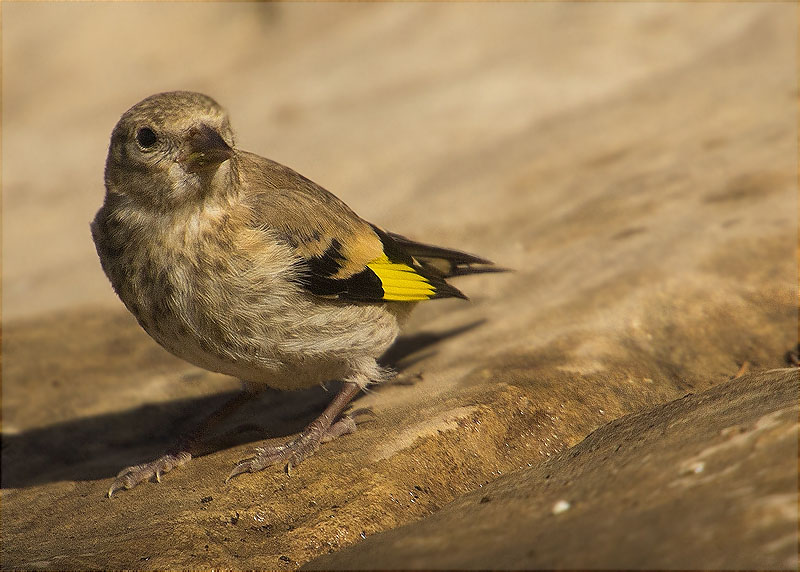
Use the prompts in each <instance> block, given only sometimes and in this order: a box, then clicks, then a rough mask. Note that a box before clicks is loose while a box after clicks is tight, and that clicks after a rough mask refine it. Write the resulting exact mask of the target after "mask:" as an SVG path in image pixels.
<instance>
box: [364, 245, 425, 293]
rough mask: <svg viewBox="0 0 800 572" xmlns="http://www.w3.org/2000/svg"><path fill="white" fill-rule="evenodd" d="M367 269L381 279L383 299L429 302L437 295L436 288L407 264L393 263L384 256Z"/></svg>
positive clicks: (370, 264) (371, 263)
mask: <svg viewBox="0 0 800 572" xmlns="http://www.w3.org/2000/svg"><path fill="white" fill-rule="evenodd" d="M367 268H369V269H370V270H372V271H373V272H374V273H375V274H376V275H377V276H378V278H380V281H381V286H383V299H384V300H391V301H394V302H414V301H418V300H429V299H431V298H432V297H433V296H434V295H435V294H436V287H435V286H434V285H433V284H431V283H430V282H429V281H428V279H427V278H425V277H424V276H421V275H420V274H419V273H417V271H416V270H414V269H413V268H412V267H411V266H409V265H407V264H402V263H397V262H392V261H391V260H389V258H388V257H387V256H386V255H385V254H384V255H382V256H380V257H379V258H376V259H375V260H373V261H372V262H370V263H369V264H367Z"/></svg>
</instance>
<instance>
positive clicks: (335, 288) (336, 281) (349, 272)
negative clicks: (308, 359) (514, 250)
mask: <svg viewBox="0 0 800 572" xmlns="http://www.w3.org/2000/svg"><path fill="white" fill-rule="evenodd" d="M240 160H241V161H242V162H244V163H246V164H245V165H241V166H240V172H241V171H242V170H244V171H245V172H246V173H247V174H248V179H250V180H247V181H246V188H247V189H248V196H250V197H251V201H252V204H251V209H252V211H253V223H254V224H256V225H258V226H261V227H263V228H264V229H269V230H270V231H271V232H273V233H274V232H277V234H278V236H279V237H280V238H281V239H282V240H283V241H285V242H286V243H287V244H288V245H289V246H290V247H291V248H292V249H293V250H294V252H295V254H296V257H297V258H296V270H297V272H296V276H297V278H296V281H297V283H298V284H299V285H300V286H301V287H302V288H304V289H306V290H307V291H309V292H311V293H312V294H316V295H318V296H326V297H333V298H339V299H342V300H351V301H361V302H381V301H397V302H416V301H421V300H430V299H433V298H448V297H456V298H466V296H464V294H462V293H461V292H460V291H459V290H458V289H457V288H455V287H453V286H451V285H450V284H448V283H447V282H445V277H446V274H444V273H442V272H440V271H438V270H437V269H436V268H435V266H433V265H430V264H423V263H420V261H418V260H417V259H415V257H414V256H412V255H411V254H409V253H408V252H407V251H406V250H405V249H404V247H403V245H402V244H401V243H400V242H398V240H396V239H395V238H394V237H393V235H390V234H389V233H386V232H384V231H382V230H381V229H379V228H378V227H376V226H373V225H371V224H369V223H368V222H366V221H365V220H363V219H361V218H360V217H359V216H358V215H356V214H355V213H354V212H353V211H352V210H350V208H349V207H348V206H347V205H345V204H344V202H342V201H341V200H339V199H338V198H337V197H336V196H334V195H333V194H331V193H329V192H328V191H326V190H325V189H323V188H322V187H320V186H319V185H317V184H315V183H314V182H312V181H310V180H308V179H306V178H305V177H303V176H302V175H300V174H298V173H296V172H295V171H292V170H291V169H289V168H288V167H284V166H283V165H280V164H279V163H275V162H273V161H269V160H268V159H264V158H262V157H258V156H256V155H252V154H250V153H246V154H242V156H241V159H240ZM253 163H255V164H253ZM256 166H257V167H258V168H257V169H253V168H252V167H256ZM403 240H405V241H406V243H407V244H416V243H412V242H411V241H409V240H408V239H403ZM420 246H424V245H420ZM442 250H444V249H442Z"/></svg>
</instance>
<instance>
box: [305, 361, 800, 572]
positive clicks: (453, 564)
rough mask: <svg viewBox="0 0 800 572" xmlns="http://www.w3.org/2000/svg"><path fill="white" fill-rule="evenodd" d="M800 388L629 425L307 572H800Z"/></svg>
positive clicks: (692, 405)
mask: <svg viewBox="0 0 800 572" xmlns="http://www.w3.org/2000/svg"><path fill="white" fill-rule="evenodd" d="M797 389H798V375H797V371H796V370H791V369H789V370H787V369H782V370H772V371H769V372H766V373H759V374H748V375H746V376H743V377H740V378H738V379H736V380H734V381H731V382H728V383H724V384H721V385H719V386H716V387H714V388H712V389H709V390H707V391H705V392H703V393H700V394H691V395H687V396H686V397H683V398H681V399H678V400H676V401H671V402H669V403H667V404H665V405H661V406H657V407H655V408H653V409H651V410H649V411H646V412H643V413H637V414H632V415H627V416H625V417H622V418H621V419H617V420H615V421H612V422H610V423H608V424H607V425H604V426H603V427H601V428H599V429H597V430H596V431H594V432H593V433H592V434H591V435H589V436H588V437H587V438H586V439H584V440H583V441H581V443H579V444H578V445H576V446H575V447H572V448H571V449H568V450H566V451H564V452H562V453H559V454H557V455H555V456H554V457H553V458H551V459H549V460H548V461H546V462H544V463H541V464H539V465H538V466H536V467H533V468H530V469H525V470H520V471H514V472H512V473H511V474H508V475H503V476H502V477H500V478H498V479H496V480H495V481H493V482H491V483H489V484H488V485H486V486H485V487H482V488H481V489H480V490H477V491H473V492H471V493H468V494H466V495H464V496H462V497H460V498H459V499H458V500H456V501H453V502H452V503H450V504H449V505H447V506H446V507H443V508H442V509H441V510H440V511H438V512H437V513H435V514H434V515H432V516H430V517H427V518H425V519H423V520H422V521H419V522H416V523H414V524H409V525H407V526H404V527H401V528H398V529H395V530H392V531H389V532H384V533H381V534H377V535H375V536H373V537H370V538H368V539H367V540H366V541H364V542H362V543H359V544H356V545H355V546H352V547H350V548H347V549H345V550H342V551H340V552H337V553H334V554H329V555H326V556H323V557H321V558H319V559H316V560H313V561H311V562H310V563H308V564H306V565H305V566H303V569H305V570H339V569H350V570H352V569H375V568H378V569H389V570H402V569H447V570H464V569H478V570H509V569H511V570H514V569H523V570H537V569H556V568H560V569H589V568H601V569H634V570H635V569H643V568H656V569H678V570H680V569H690V568H697V569H703V570H726V569H753V570H778V569H784V568H788V569H792V568H796V567H797V533H798V530H797V511H796V507H797V473H796V469H797V438H798V431H797V430H798V423H797V418H798V407H797ZM721 516H723V517H724V518H720V517H721Z"/></svg>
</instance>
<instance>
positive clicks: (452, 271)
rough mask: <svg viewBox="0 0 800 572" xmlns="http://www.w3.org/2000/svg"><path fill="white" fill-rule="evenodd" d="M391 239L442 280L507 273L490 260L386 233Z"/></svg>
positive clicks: (505, 269)
mask: <svg viewBox="0 0 800 572" xmlns="http://www.w3.org/2000/svg"><path fill="white" fill-rule="evenodd" d="M386 234H388V235H389V236H390V237H391V239H392V240H393V241H394V242H395V243H396V244H397V245H398V246H399V247H400V248H401V249H402V251H403V252H405V253H406V254H409V255H410V256H413V257H414V259H415V260H416V261H417V262H419V264H420V265H421V266H422V267H423V268H425V269H426V270H428V271H429V272H431V273H434V274H436V275H438V276H441V277H442V278H450V277H453V276H463V275H465V274H480V273H483V272H507V271H508V269H507V268H500V267H498V266H495V265H494V263H493V262H492V261H491V260H486V259H485V258H480V257H478V256H475V255H474V254H468V253H466V252H461V251H460V250H453V249H451V248H443V247H441V246H433V245H431V244H424V243H422V242H415V241H413V240H411V239H409V238H406V237H405V236H403V235H400V234H395V233H393V232H387V233H386Z"/></svg>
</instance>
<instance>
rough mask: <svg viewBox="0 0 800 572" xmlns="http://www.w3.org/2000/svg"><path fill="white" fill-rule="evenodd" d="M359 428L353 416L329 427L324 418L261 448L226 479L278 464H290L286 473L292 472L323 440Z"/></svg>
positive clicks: (346, 416) (328, 439) (236, 467)
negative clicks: (291, 435)
mask: <svg viewBox="0 0 800 572" xmlns="http://www.w3.org/2000/svg"><path fill="white" fill-rule="evenodd" d="M355 430H356V422H355V421H354V420H353V418H352V417H350V416H349V415H345V416H344V417H342V418H341V419H339V420H338V421H336V423H334V424H333V425H330V426H328V427H326V426H325V420H324V419H323V418H322V417H320V418H319V419H317V420H315V421H314V422H312V423H311V424H310V425H309V426H308V427H306V429H305V430H304V431H303V432H302V433H300V435H298V436H297V437H295V438H294V439H292V440H291V441H289V442H288V443H284V444H283V445H274V446H268V447H258V448H257V449H256V450H255V454H254V455H253V456H252V457H250V458H248V459H245V460H243V461H240V462H239V463H238V464H237V465H236V466H235V467H234V468H233V470H232V471H231V474H230V475H228V478H227V479H225V482H228V481H229V480H231V479H232V478H233V477H235V476H236V475H240V474H242V473H255V472H256V471H260V470H262V469H265V468H267V467H269V466H271V465H275V464H277V463H286V472H287V473H289V474H290V475H291V473H292V468H293V467H296V466H297V465H299V464H300V463H302V462H303V460H304V459H307V458H308V457H310V456H311V455H313V454H314V453H315V452H316V450H317V449H319V446H320V445H321V444H322V443H327V442H329V441H333V440H334V439H336V438H337V437H341V436H342V435H347V434H348V433H353V432H354V431H355Z"/></svg>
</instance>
